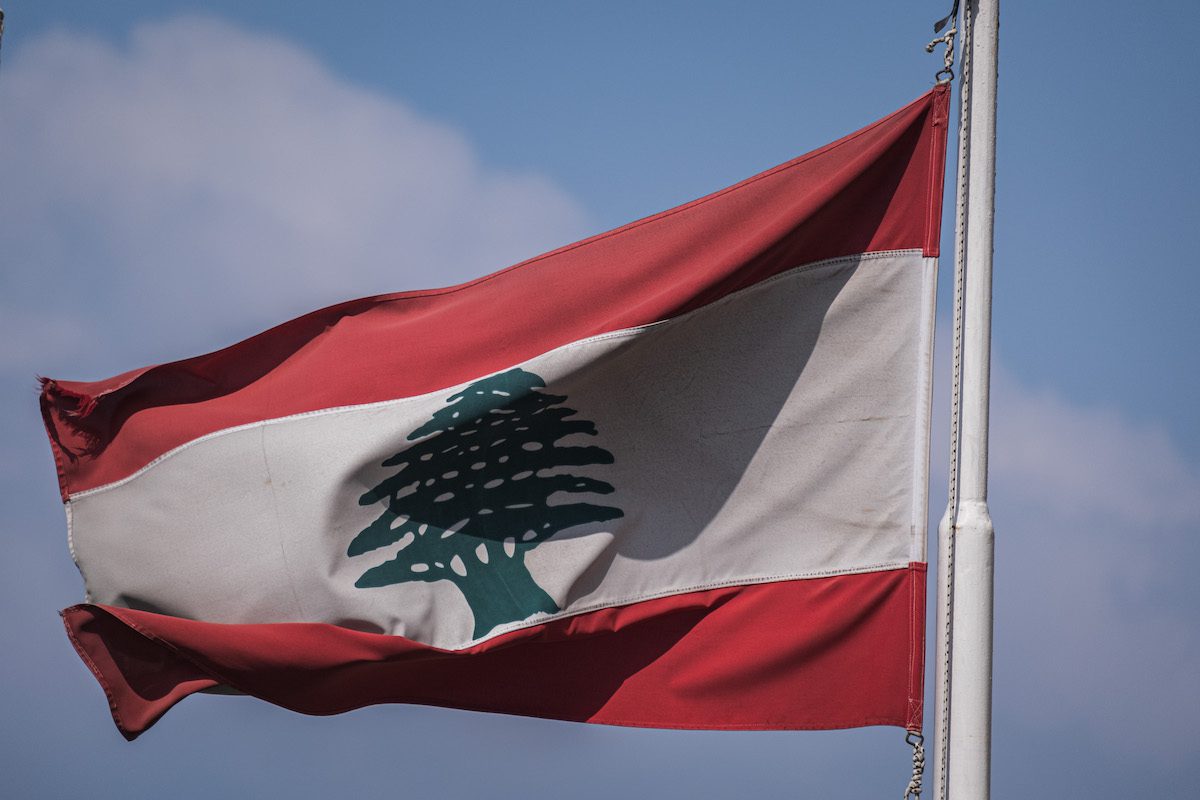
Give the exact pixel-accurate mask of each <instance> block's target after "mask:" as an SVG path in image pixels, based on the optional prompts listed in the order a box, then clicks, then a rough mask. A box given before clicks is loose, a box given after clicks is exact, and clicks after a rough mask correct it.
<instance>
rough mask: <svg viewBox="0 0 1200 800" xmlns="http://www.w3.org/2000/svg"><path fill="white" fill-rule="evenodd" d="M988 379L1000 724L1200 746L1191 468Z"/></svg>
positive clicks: (1153, 750)
mask: <svg viewBox="0 0 1200 800" xmlns="http://www.w3.org/2000/svg"><path fill="white" fill-rule="evenodd" d="M941 361H942V363H945V359H941ZM993 378H994V387H993V393H992V420H991V421H992V431H991V463H990V466H991V493H990V506H991V509H992V515H993V517H994V519H995V522H996V609H997V610H996V631H995V648H996V650H995V659H996V667H995V699H994V702H995V707H996V716H997V720H998V721H999V722H1000V723H1001V724H1016V725H1017V726H1019V727H1020V728H1024V729H1027V730H1028V729H1035V730H1042V731H1043V732H1045V733H1050V732H1054V733H1059V732H1061V731H1064V730H1070V731H1072V733H1071V734H1070V735H1071V736H1072V737H1073V738H1076V739H1079V738H1091V739H1095V740H1097V741H1099V742H1100V743H1101V745H1102V747H1103V748H1104V749H1105V750H1107V751H1108V752H1110V753H1122V754H1134V753H1136V754H1137V757H1138V758H1145V759H1150V760H1152V761H1157V762H1159V763H1160V765H1169V764H1171V763H1178V761H1179V759H1181V758H1184V757H1190V758H1195V757H1197V756H1198V755H1200V688H1198V684H1197V679H1196V676H1197V675H1200V629H1198V628H1197V626H1196V622H1195V620H1196V614H1197V612H1198V611H1200V596H1198V593H1197V592H1196V590H1195V588H1194V587H1195V578H1194V565H1195V564H1196V563H1198V559H1200V546H1198V545H1197V541H1196V540H1197V537H1196V533H1197V530H1198V529H1200V470H1197V469H1196V467H1195V465H1192V464H1190V463H1189V462H1188V461H1187V459H1186V458H1185V457H1184V456H1183V455H1182V453H1181V452H1180V450H1179V448H1178V447H1177V446H1176V445H1175V444H1174V443H1173V442H1172V440H1171V438H1170V436H1169V435H1168V434H1167V433H1166V431H1164V430H1163V429H1161V428H1159V427H1156V426H1154V425H1149V424H1137V423H1134V422H1132V421H1130V420H1129V419H1127V418H1126V417H1125V416H1124V415H1123V414H1121V413H1119V412H1118V411H1116V410H1113V409H1107V408H1097V407H1082V406H1080V405H1078V404H1076V403H1072V402H1070V401H1068V400H1066V399H1064V398H1063V397H1061V396H1059V395H1058V394H1056V393H1055V392H1053V391H1050V390H1047V389H1033V388H1030V387H1028V386H1025V385H1023V384H1022V383H1021V382H1020V381H1019V380H1017V379H1016V378H1015V377H1014V376H1013V375H1012V374H1010V373H1009V372H1008V371H1006V370H1004V369H1003V368H997V369H995V370H994V374H993ZM940 385H941V386H946V385H947V383H946V382H945V381H942V382H941V383H940ZM940 452H944V451H939V450H938V449H935V450H934V456H935V458H936V457H937V456H938V455H939V453H940Z"/></svg>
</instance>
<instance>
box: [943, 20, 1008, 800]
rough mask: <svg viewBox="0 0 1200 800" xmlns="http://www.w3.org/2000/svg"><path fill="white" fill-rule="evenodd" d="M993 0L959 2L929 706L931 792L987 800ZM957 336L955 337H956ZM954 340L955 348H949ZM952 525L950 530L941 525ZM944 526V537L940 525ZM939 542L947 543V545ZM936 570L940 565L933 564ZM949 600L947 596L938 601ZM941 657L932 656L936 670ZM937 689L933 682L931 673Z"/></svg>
mask: <svg viewBox="0 0 1200 800" xmlns="http://www.w3.org/2000/svg"><path fill="white" fill-rule="evenodd" d="M999 15H1000V0H968V2H967V3H964V8H963V28H964V34H965V36H964V38H965V40H966V42H967V47H966V48H965V49H966V50H967V52H965V53H964V64H967V65H969V68H968V72H966V73H964V77H965V78H966V80H967V82H968V85H967V86H964V89H963V94H964V98H967V102H968V105H967V108H966V114H965V116H964V120H965V121H966V124H967V130H968V135H967V140H966V152H965V153H963V152H960V153H959V158H960V159H963V158H966V173H965V174H966V180H965V184H966V185H965V196H961V195H962V192H963V189H964V187H963V186H961V185H960V187H959V191H960V198H959V203H963V202H965V203H966V207H965V210H966V220H965V236H964V237H963V238H964V239H965V242H964V246H963V248H962V250H963V255H962V256H960V257H963V258H965V271H964V273H963V274H962V276H961V279H962V281H963V285H962V287H961V292H962V294H961V295H960V296H961V298H962V327H961V353H956V356H959V357H961V362H960V367H959V368H960V369H961V373H960V374H961V386H960V390H959V393H956V394H957V399H958V408H957V409H955V413H956V414H957V415H958V417H957V419H958V423H959V424H958V425H957V426H956V427H957V430H956V433H957V442H956V443H955V446H956V448H957V450H956V452H957V455H958V458H957V459H954V461H955V462H956V463H954V464H953V465H952V468H956V471H957V474H956V475H952V476H951V481H952V487H954V486H956V487H957V488H956V490H955V489H953V488H952V492H951V494H952V504H953V505H952V507H951V508H948V509H947V515H946V520H944V523H943V531H942V535H941V536H939V558H940V559H941V558H944V557H945V556H946V554H947V551H948V552H949V553H950V554H951V559H950V560H949V573H948V577H949V578H950V581H951V583H950V585H949V586H947V585H943V586H942V587H941V591H943V592H948V591H950V586H952V594H951V595H948V598H946V597H944V598H941V599H942V601H943V602H942V604H941V605H940V606H939V614H940V613H941V612H940V609H941V608H942V607H946V608H947V609H948V613H947V615H946V616H948V620H945V619H943V621H948V624H949V641H948V642H947V643H946V645H945V647H940V648H939V652H940V653H941V654H943V655H948V662H949V663H948V666H949V673H948V674H947V675H944V676H939V678H942V677H945V678H947V680H945V682H944V686H945V689H946V691H948V703H947V704H946V705H947V706H948V718H947V716H946V715H945V714H943V709H942V708H941V707H939V708H938V709H937V712H938V718H937V724H938V727H939V731H938V733H939V741H940V740H942V737H943V736H945V740H946V742H947V745H946V747H945V749H943V750H942V751H941V754H940V755H941V758H942V759H943V763H942V765H940V766H939V769H938V773H937V783H936V790H937V794H936V796H937V797H938V798H940V799H941V800H988V797H989V795H990V791H991V722H992V627H993V613H992V612H993V602H992V601H993V581H994V567H993V551H994V528H993V525H992V519H991V515H990V513H989V511H988V504H987V455H988V407H989V390H990V381H991V327H992V315H991V302H992V243H993V229H994V224H993V223H994V215H995V178H996V83H997V75H998V71H997V51H998V46H999V29H1000V16H999ZM957 344H958V343H957V342H956V345H957ZM956 349H957V347H956ZM951 529H952V530H951ZM951 532H952V533H953V536H952V539H951V537H950V536H948V535H947V534H950V533H951ZM947 545H948V546H947ZM939 572H941V570H939ZM947 599H949V603H948V604H947V603H946V602H945V601H946V600H947ZM945 666H946V665H945V664H944V663H943V662H942V661H940V660H939V661H938V663H937V669H939V670H943V669H944V668H945ZM938 686H939V690H941V688H942V686H943V682H942V681H941V680H939V681H938Z"/></svg>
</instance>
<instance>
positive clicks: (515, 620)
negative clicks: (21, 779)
mask: <svg viewBox="0 0 1200 800" xmlns="http://www.w3.org/2000/svg"><path fill="white" fill-rule="evenodd" d="M947 104H948V93H947V91H946V89H945V88H942V87H939V88H936V89H934V90H932V91H931V92H929V93H928V94H926V95H924V96H922V97H921V98H919V99H917V100H916V101H915V102H913V103H911V104H909V105H907V106H905V107H904V108H902V109H900V110H899V111H897V112H895V113H893V114H891V115H890V116H887V117H885V118H884V119H882V120H880V121H878V122H876V123H874V124H872V125H870V126H868V127H866V128H863V129H862V130H860V131H858V132H857V133H854V134H851V135H850V136H847V137H845V138H843V139H840V140H838V141H837V142H834V143H833V144H830V145H828V146H826V147H823V148H821V149H819V150H816V151H814V152H812V153H810V154H808V155H806V156H802V157H800V158H797V159H795V160H794V161H790V162H788V163H786V164H783V165H781V166H778V167H776V168H774V169H771V170H768V171H767V172H764V173H762V174H760V175H757V176H755V177H753V178H750V179H748V180H745V181H743V182H741V183H739V184H737V185H735V186H732V187H730V188H728V189H724V190H722V191H719V192H716V193H714V194H712V195H709V196H707V197H704V198H701V199H700V200H696V201H694V202H691V203H688V204H686V205H683V206H680V207H678V208H675V209H672V210H670V211H666V212H663V213H661V214H658V215H656V216H653V217H648V218H646V219H643V220H640V221H638V222H634V223H631V224H629V225H626V226H625V227H622V228H619V229H617V230H614V231H611V232H609V233H605V234H601V235H599V236H595V237H592V238H590V239H586V240H584V241H582V242H578V243H576V244H573V245H569V246H567V247H563V248H561V249H558V250H555V251H553V252H551V253H548V254H546V255H542V256H539V257H537V258H533V259H530V260H529V261H525V262H523V263H521V264H517V265H516V266H513V267H510V268H508V269H505V270H501V271H500V272H496V273H494V274H491V275H488V276H486V277H483V278H480V279H478V280H475V281H472V282H470V283H466V284H462V285H460V286H454V287H450V288H445V289H435V290H430V291H417V292H404V293H399V294H391V295H383V296H379V297H371V298H367V299H363V300H353V301H350V302H346V303H342V304H340V305H336V306H332V307H330V308H326V309H323V310H321V311H316V312H313V313H311V314H308V315H306V316H303V317H300V318H299V319H295V320H292V321H290V322H286V323H284V324H282V325H280V326H278V327H276V328H273V329H271V330H269V331H266V332H265V333H262V334H259V335H258V336H255V337H253V338H251V339H247V340H246V341H243V342H240V343H238V344H235V345H233V346H231V347H228V348H226V349H224V350H220V351H218V352H215V353H210V354H208V355H204V356H199V357H196V358H192V359H188V360H185V361H179V362H175V363H170V364H161V365H158V366H153V367H148V368H145V369H140V370H135V371H133V372H128V373H125V374H124V375H119V376H117V377H115V378H111V379H109V380H104V381H97V382H95V383H78V382H70V381H56V380H45V381H44V386H43V391H42V395H41V407H42V413H43V417H44V419H45V422H46V428H47V432H48V433H49V437H50V443H51V447H52V449H53V453H54V459H55V462H56V464H57V466H58V475H59V481H60V484H61V488H62V496H63V500H64V502H65V505H66V510H67V520H68V525H69V531H70V541H71V552H72V554H73V556H74V557H75V559H76V562H77V564H78V566H79V569H80V571H81V573H82V575H83V578H84V582H85V585H86V591H87V602H86V603H84V604H82V605H77V606H73V607H71V608H68V609H66V610H65V611H64V612H63V619H64V621H65V624H66V629H67V633H68V635H69V636H70V638H71V641H72V642H73V644H74V646H75V648H76V649H77V650H78V652H79V655H80V656H81V657H82V659H83V661H84V663H85V664H86V665H87V666H88V668H89V669H90V670H91V671H92V672H93V673H94V674H95V676H96V678H97V680H98V681H99V682H100V684H101V686H102V687H103V689H104V692H105V694H106V695H107V696H108V700H109V704H110V706H111V709H112V714H113V718H114V720H115V721H116V723H117V726H118V727H119V729H120V730H121V732H122V733H123V734H124V735H125V736H126V737H127V738H130V739H132V738H134V737H136V736H137V735H138V734H140V733H141V732H142V731H144V730H146V729H147V728H148V727H150V726H151V725H152V724H153V723H154V722H155V720H157V719H158V718H159V717H160V716H161V715H162V714H163V713H164V712H166V710H167V709H168V708H170V707H171V706H172V705H174V704H175V703H176V702H178V701H179V700H180V699H182V698H183V697H186V696H187V695H189V694H192V693H193V692H197V691H203V690H207V689H215V688H216V687H222V688H223V689H226V690H234V691H237V692H242V693H245V694H249V695H254V696H255V697H259V698H262V699H264V700H267V701H269V702H272V703H276V704H278V705H281V706H284V707H286V708H290V709H293V710H296V711H300V712H305V713H309V714H333V713H338V712H342V711H346V710H349V709H353V708H358V707H361V706H364V705H368V704H372V703H384V702H405V703H423V704H429V705H439V706H450V707H455V708H465V709H476V710H481V711H493V712H504V713H510V714H524V715H530V716H538V717H551V718H556V719H566V720H577V721H585V722H597V723H607V724H615V725H637V726H652V727H664V728H667V727H670V728H720V729H783V728H786V729H795V728H843V727H855V726H862V725H897V726H902V727H905V728H910V729H916V728H919V727H920V725H921V711H922V671H923V662H922V654H923V652H924V644H923V642H924V598H925V530H926V476H927V460H928V435H929V429H928V422H929V409H930V384H931V363H930V362H931V355H932V346H933V343H932V334H933V319H934V316H933V315H934V293H935V279H936V271H937V265H936V256H937V248H938V237H939V226H940V213H941V212H940V209H941V196H942V177H943V165H944V156H945V139H946V125H947ZM464 223H465V225H464V227H466V228H467V229H468V232H467V233H466V234H464V235H469V225H470V221H469V220H467V221H464Z"/></svg>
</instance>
